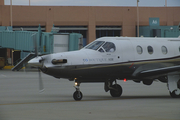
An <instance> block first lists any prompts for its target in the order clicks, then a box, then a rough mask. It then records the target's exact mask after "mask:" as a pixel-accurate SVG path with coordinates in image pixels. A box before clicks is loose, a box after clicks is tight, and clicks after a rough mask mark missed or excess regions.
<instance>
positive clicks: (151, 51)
mask: <svg viewBox="0 0 180 120" xmlns="http://www.w3.org/2000/svg"><path fill="white" fill-rule="evenodd" d="M147 49H148V53H149V54H153V48H152V47H151V46H148V48H147Z"/></svg>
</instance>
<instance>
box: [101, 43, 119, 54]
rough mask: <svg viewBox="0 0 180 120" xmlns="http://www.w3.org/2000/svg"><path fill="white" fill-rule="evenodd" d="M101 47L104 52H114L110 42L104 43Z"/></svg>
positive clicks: (112, 44) (114, 48)
mask: <svg viewBox="0 0 180 120" xmlns="http://www.w3.org/2000/svg"><path fill="white" fill-rule="evenodd" d="M102 47H103V48H104V50H105V51H106V52H114V51H115V50H116V47H115V45H114V43H112V42H106V43H105V44H104V45H103V46H102Z"/></svg>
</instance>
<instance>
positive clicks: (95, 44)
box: [85, 41, 104, 50]
mask: <svg viewBox="0 0 180 120" xmlns="http://www.w3.org/2000/svg"><path fill="white" fill-rule="evenodd" d="M103 43H104V41H94V42H92V43H90V44H89V45H87V47H85V48H86V49H93V50H97V49H98V48H99V47H100V46H101V45H102V44H103Z"/></svg>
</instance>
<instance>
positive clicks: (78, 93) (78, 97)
mask: <svg viewBox="0 0 180 120" xmlns="http://www.w3.org/2000/svg"><path fill="white" fill-rule="evenodd" d="M79 86H80V83H78V82H75V85H74V87H75V89H76V91H75V92H74V94H73V98H74V100H76V101H80V100H81V99H82V97H83V94H82V92H81V91H80V88H79Z"/></svg>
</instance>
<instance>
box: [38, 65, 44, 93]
mask: <svg viewBox="0 0 180 120" xmlns="http://www.w3.org/2000/svg"><path fill="white" fill-rule="evenodd" d="M39 91H40V92H43V91H44V85H43V80H42V77H41V71H40V69H39Z"/></svg>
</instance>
